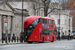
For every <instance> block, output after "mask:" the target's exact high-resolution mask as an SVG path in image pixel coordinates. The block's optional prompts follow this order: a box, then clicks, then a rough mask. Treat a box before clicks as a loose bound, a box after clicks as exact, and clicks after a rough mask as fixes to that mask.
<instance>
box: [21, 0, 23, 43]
mask: <svg viewBox="0 0 75 50" xmlns="http://www.w3.org/2000/svg"><path fill="white" fill-rule="evenodd" d="M21 25H22V28H21V33H20V42H23V0H22V24H21Z"/></svg>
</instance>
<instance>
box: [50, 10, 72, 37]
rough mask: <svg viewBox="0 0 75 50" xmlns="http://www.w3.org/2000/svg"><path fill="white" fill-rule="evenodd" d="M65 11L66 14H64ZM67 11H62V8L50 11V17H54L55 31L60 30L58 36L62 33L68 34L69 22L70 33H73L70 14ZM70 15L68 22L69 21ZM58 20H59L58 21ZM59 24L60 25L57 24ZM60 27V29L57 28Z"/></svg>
mask: <svg viewBox="0 0 75 50" xmlns="http://www.w3.org/2000/svg"><path fill="white" fill-rule="evenodd" d="M66 13H67V14H66ZM68 14H69V11H63V10H60V11H58V10H55V11H54V12H52V13H51V16H50V17H51V18H53V19H55V23H56V27H57V31H60V36H62V35H63V33H64V35H69V32H68V31H69V23H70V30H71V32H70V35H73V33H72V16H69V15H68ZM69 17H70V22H69ZM59 20H60V21H59ZM59 22H60V23H59ZM59 24H60V26H59ZM59 27H60V30H59Z"/></svg>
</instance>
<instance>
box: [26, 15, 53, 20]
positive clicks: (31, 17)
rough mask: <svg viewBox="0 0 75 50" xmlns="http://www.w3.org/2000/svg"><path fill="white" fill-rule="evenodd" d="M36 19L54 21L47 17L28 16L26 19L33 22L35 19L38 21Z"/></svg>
mask: <svg viewBox="0 0 75 50" xmlns="http://www.w3.org/2000/svg"><path fill="white" fill-rule="evenodd" d="M38 18H43V19H49V20H54V19H51V18H49V17H41V16H29V17H27V18H26V19H33V20H36V19H38Z"/></svg>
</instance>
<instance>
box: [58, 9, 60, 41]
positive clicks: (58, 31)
mask: <svg viewBox="0 0 75 50" xmlns="http://www.w3.org/2000/svg"><path fill="white" fill-rule="evenodd" d="M59 11H60V10H59ZM58 39H59V40H60V13H59V31H58Z"/></svg>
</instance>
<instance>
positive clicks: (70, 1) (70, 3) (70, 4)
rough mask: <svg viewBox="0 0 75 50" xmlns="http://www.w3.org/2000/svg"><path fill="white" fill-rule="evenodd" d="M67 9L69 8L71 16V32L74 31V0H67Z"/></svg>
mask: <svg viewBox="0 0 75 50" xmlns="http://www.w3.org/2000/svg"><path fill="white" fill-rule="evenodd" d="M67 9H68V10H70V13H71V15H72V16H73V22H72V26H73V28H72V29H73V32H75V0H68V2H67Z"/></svg>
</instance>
